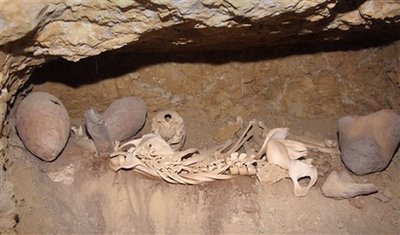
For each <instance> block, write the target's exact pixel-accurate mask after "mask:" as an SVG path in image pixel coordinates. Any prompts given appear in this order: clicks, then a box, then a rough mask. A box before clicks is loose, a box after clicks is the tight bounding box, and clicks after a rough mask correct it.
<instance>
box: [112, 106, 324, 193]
mask: <svg viewBox="0 0 400 235" xmlns="http://www.w3.org/2000/svg"><path fill="white" fill-rule="evenodd" d="M171 113H172V112H171V111H168V113H167V114H171ZM172 114H174V116H175V113H172ZM160 117H162V118H165V113H162V112H161V113H160V115H159V116H158V117H157V118H156V117H155V118H154V119H153V120H155V121H156V122H157V123H156V125H153V124H152V126H153V133H152V134H147V135H144V136H143V137H141V138H139V139H135V140H132V141H129V142H127V143H124V144H119V143H117V144H116V145H115V147H114V151H113V152H112V153H111V154H110V157H111V161H110V162H111V168H112V169H113V170H114V171H118V170H119V169H133V170H135V171H138V172H141V173H144V174H147V175H151V176H154V177H159V178H162V179H163V180H165V181H167V182H169V183H179V184H199V183H203V182H209V181H214V180H223V179H231V178H232V177H234V176H235V175H257V176H258V174H259V173H260V174H261V172H262V171H264V172H265V170H267V171H268V167H271V166H275V165H276V166H279V167H278V168H280V169H281V171H282V172H283V173H282V174H281V175H283V176H289V177H290V178H291V179H292V180H293V184H294V193H295V195H296V196H305V195H306V194H307V192H308V190H309V189H310V188H311V187H312V186H313V185H314V184H315V182H316V180H317V169H316V168H315V167H313V166H312V165H311V162H310V159H307V160H299V159H300V158H303V157H304V156H306V154H307V151H308V148H307V146H306V145H304V144H302V143H301V142H298V141H294V140H287V139H286V137H287V136H288V131H289V129H288V128H275V129H272V130H271V131H269V132H267V128H266V127H265V125H264V123H263V122H258V121H256V120H252V121H250V123H249V124H248V126H247V127H246V128H245V130H244V131H243V132H242V134H241V135H240V137H239V138H238V140H237V141H236V142H235V143H233V141H232V140H227V141H226V142H225V143H224V144H222V145H220V146H217V147H215V148H212V149H209V150H201V151H200V150H197V149H194V148H190V149H187V150H184V151H177V149H181V148H182V145H183V143H182V142H180V141H181V140H182V139H184V137H183V138H182V136H185V134H184V131H183V132H179V131H176V130H177V129H175V130H174V131H171V130H173V129H174V128H166V130H168V131H165V130H163V128H164V127H163V126H164V125H160V123H161V124H162V122H159V121H160ZM171 120H172V119H169V120H165V121H166V122H169V121H171ZM181 123H182V124H183V121H182V122H181ZM167 126H168V125H167ZM154 127H155V128H154ZM157 128H158V129H157ZM183 130H184V129H183ZM166 133H181V134H180V135H176V137H175V138H174V136H175V135H172V134H171V135H168V136H169V137H170V138H165V136H167V135H166ZM182 133H183V134H182ZM161 134H162V135H163V136H162V135H161ZM262 136H264V137H265V138H264V141H261V140H262ZM178 137H179V138H178ZM170 140H172V141H170ZM178 146H179V147H178ZM260 146H261V147H260ZM312 147H313V148H314V149H315V148H318V146H315V145H312ZM324 148H325V147H324ZM322 149H323V148H322ZM323 150H325V149H323ZM266 160H268V162H267V161H266ZM304 177H309V178H310V182H309V184H308V185H307V186H306V187H302V186H301V185H300V184H299V182H298V180H299V179H300V178H304ZM259 178H260V176H259Z"/></svg>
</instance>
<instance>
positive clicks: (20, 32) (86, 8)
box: [0, 0, 400, 129]
mask: <svg viewBox="0 0 400 235" xmlns="http://www.w3.org/2000/svg"><path fill="white" fill-rule="evenodd" d="M0 8H1V11H0V86H1V94H0V104H1V107H0V108H1V111H0V123H3V120H4V117H5V114H6V107H7V105H6V103H7V102H10V101H11V102H12V99H11V98H12V97H13V95H14V94H15V93H16V92H17V90H18V88H19V87H21V86H22V84H24V82H25V81H26V80H27V78H28V77H29V75H30V74H31V73H32V71H33V69H34V68H35V67H36V66H38V65H40V64H43V63H44V62H45V61H48V60H50V59H51V58H54V57H62V58H65V59H67V60H71V61H78V60H80V59H82V58H85V57H88V56H93V55H97V54H99V53H102V52H105V51H109V50H115V49H117V48H121V47H125V46H129V48H131V49H132V50H146V51H153V52H157V51H159V50H165V51H171V50H204V49H208V50H213V49H224V48H225V49H232V48H239V47H257V46H261V45H267V46H274V45H278V44H291V43H303V42H310V41H311V42H320V41H337V40H346V39H351V38H354V36H362V35H364V36H365V35H371V34H374V33H377V32H382V30H383V31H386V32H388V31H393V30H398V29H399V21H400V3H399V1H397V0H352V1H348V0H285V1H282V0H269V1H255V0H254V1H236V0H221V1H208V0H203V1H199V0H188V1H178V0H174V1H161V0H152V1H130V0H123V1H117V0H116V1H98V0H91V1H79V0H78V1H77V0H67V1H61V0H49V1H23V0H13V1H1V3H0ZM0 129H2V126H0Z"/></svg>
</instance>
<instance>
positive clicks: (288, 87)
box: [31, 43, 400, 144]
mask: <svg viewBox="0 0 400 235" xmlns="http://www.w3.org/2000/svg"><path fill="white" fill-rule="evenodd" d="M280 53H281V54H279V53H278V54H276V55H275V56H274V57H268V56H267V57H266V56H265V54H266V52H265V51H263V50H260V49H258V50H242V51H235V53H234V55H232V54H233V53H232V54H231V55H226V54H223V53H218V52H215V53H206V54H201V55H199V54H198V55H193V54H189V55H185V54H176V53H174V54H166V55H154V54H122V55H114V56H108V55H102V56H96V57H91V58H88V59H85V60H82V61H81V62H79V63H72V62H67V61H54V62H52V63H51V64H49V65H48V66H45V67H43V68H42V69H39V70H37V71H36V72H35V73H34V74H33V76H32V80H31V82H32V83H33V84H34V86H33V89H34V90H40V91H48V92H51V93H52V94H54V95H56V96H57V97H59V98H60V99H61V100H62V101H63V103H64V105H65V106H66V108H67V110H68V112H69V114H70V116H71V118H72V120H73V122H74V124H81V123H82V120H83V113H84V111H85V110H87V109H89V108H90V107H94V108H95V109H97V110H98V111H104V110H105V109H106V108H107V107H108V105H109V104H110V103H111V102H112V101H113V100H115V99H117V98H120V97H123V96H130V95H133V96H139V97H141V98H143V99H144V100H145V102H146V103H147V105H148V107H149V116H150V118H151V117H152V115H153V114H154V112H155V111H158V110H163V109H174V110H177V111H178V112H179V113H180V114H181V115H183V116H184V118H185V120H186V125H187V126H188V128H187V129H188V131H189V132H191V131H192V130H198V129H199V128H198V126H196V125H201V126H202V127H203V128H201V131H194V132H195V133H193V135H191V134H192V133H189V134H190V135H191V136H190V138H188V139H189V140H188V141H189V142H190V141H191V138H192V137H193V136H202V138H201V139H203V140H205V139H210V138H212V136H213V133H215V132H216V131H217V129H216V128H218V126H224V123H225V122H226V121H227V120H232V119H234V118H235V117H236V116H242V117H243V118H245V119H246V120H250V119H252V118H256V119H258V120H263V121H265V122H266V123H268V125H271V126H274V125H275V126H279V125H288V124H290V123H291V122H293V121H295V120H317V119H324V118H331V119H332V120H336V119H337V118H340V117H341V116H343V115H347V114H359V115H362V114H367V113H370V112H373V111H377V110H380V109H382V108H394V109H397V110H400V87H399V86H398V85H396V84H395V79H396V78H398V77H399V75H400V66H399V65H400V61H399V58H400V54H399V53H400V43H394V44H390V45H386V46H382V47H379V48H366V49H359V50H351V51H331V52H318V53H313V54H308V53H306V54H299V55H291V56H286V55H285V53H283V52H280ZM249 58H251V59H250V61H247V60H249ZM207 120H213V121H212V122H209V121H207ZM283 120H285V121H286V123H285V124H283V123H282V121H283ZM333 122H335V121H333ZM200 132H202V133H200ZM189 144H190V143H189Z"/></svg>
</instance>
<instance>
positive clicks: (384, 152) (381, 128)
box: [338, 109, 400, 175]
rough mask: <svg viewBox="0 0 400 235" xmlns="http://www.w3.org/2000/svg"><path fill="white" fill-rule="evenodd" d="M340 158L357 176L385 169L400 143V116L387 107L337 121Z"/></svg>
mask: <svg viewBox="0 0 400 235" xmlns="http://www.w3.org/2000/svg"><path fill="white" fill-rule="evenodd" d="M338 130H339V144H340V149H341V157H342V161H343V163H344V164H345V166H346V167H347V168H348V169H349V170H351V171H352V172H354V173H356V174H358V175H364V174H369V173H373V172H377V171H382V170H384V169H385V168H386V167H387V166H388V164H389V162H390V161H391V159H392V157H393V155H394V152H395V150H396V148H397V146H398V145H399V143H400V115H399V114H397V113H396V112H394V111H393V110H390V109H384V110H381V111H379V112H376V113H372V114H369V115H366V116H360V117H350V116H347V117H343V118H341V119H340V120H339V121H338Z"/></svg>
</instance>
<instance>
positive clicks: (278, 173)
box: [257, 163, 289, 185]
mask: <svg viewBox="0 0 400 235" xmlns="http://www.w3.org/2000/svg"><path fill="white" fill-rule="evenodd" d="M257 178H258V180H259V181H260V182H261V183H263V184H266V185H271V184H273V183H276V182H279V181H281V180H282V179H285V178H289V175H288V173H287V171H286V170H284V169H282V168H281V167H279V166H277V165H275V164H269V163H266V164H265V165H264V166H263V167H261V168H259V169H258V170H257Z"/></svg>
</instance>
